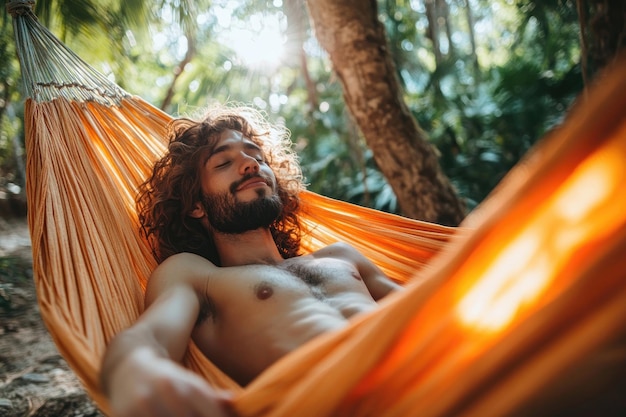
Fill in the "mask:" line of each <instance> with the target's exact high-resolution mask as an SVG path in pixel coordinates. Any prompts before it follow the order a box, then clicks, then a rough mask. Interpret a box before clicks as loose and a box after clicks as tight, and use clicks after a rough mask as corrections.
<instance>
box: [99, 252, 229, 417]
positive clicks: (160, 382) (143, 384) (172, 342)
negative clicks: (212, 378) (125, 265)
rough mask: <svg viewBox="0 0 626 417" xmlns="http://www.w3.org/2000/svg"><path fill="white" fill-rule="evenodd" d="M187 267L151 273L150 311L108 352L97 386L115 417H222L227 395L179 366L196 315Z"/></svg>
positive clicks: (196, 303) (197, 306)
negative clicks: (180, 416)
mask: <svg viewBox="0 0 626 417" xmlns="http://www.w3.org/2000/svg"><path fill="white" fill-rule="evenodd" d="M188 265H189V263H183V262H176V260H175V259H172V260H171V261H170V260H169V259H168V261H166V262H164V263H163V264H162V265H161V266H160V267H159V268H157V270H155V273H154V274H153V276H152V277H151V279H150V284H149V287H148V291H147V296H146V303H147V304H148V305H149V307H148V308H147V309H146V311H145V312H144V313H143V314H142V315H141V317H140V318H139V319H138V321H137V322H136V323H135V324H134V325H133V326H131V327H130V328H128V329H127V330H125V331H123V332H121V333H120V334H119V335H117V336H116V337H115V338H114V339H113V341H112V342H111V343H110V344H109V346H108V347H107V351H106V354H105V357H104V361H103V363H102V371H101V382H102V387H103V389H104V391H105V394H106V395H107V397H108V399H109V401H110V407H111V410H112V412H113V415H114V416H115V417H127V416H128V417H130V416H137V417H141V416H146V417H147V416H155V415H159V416H161V415H163V416H169V415H171V416H179V415H194V416H202V417H210V416H224V415H226V414H225V405H226V402H227V399H228V396H227V395H226V394H224V393H218V392H217V391H214V390H213V389H212V388H211V387H210V386H209V385H208V384H207V383H206V382H205V381H204V380H203V379H202V378H200V377H199V376H197V375H196V374H194V373H192V372H191V371H189V370H187V369H185V368H183V367H182V366H180V365H179V364H178V362H180V361H181V360H182V358H183V356H184V354H185V351H186V349H187V345H188V343H189V340H190V337H191V332H192V330H193V327H194V325H195V322H196V319H197V316H198V312H199V310H200V301H199V298H198V295H197V293H196V291H195V289H194V288H193V286H192V285H191V284H189V283H186V282H185V275H189V273H190V271H189V270H188V268H187V266H188ZM172 277H174V279H172ZM187 281H189V282H190V280H187Z"/></svg>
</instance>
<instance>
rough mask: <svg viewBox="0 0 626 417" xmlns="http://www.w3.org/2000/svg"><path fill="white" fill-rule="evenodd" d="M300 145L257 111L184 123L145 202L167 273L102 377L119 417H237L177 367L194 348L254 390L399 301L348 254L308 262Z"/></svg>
mask: <svg viewBox="0 0 626 417" xmlns="http://www.w3.org/2000/svg"><path fill="white" fill-rule="evenodd" d="M287 143H288V135H287V133H286V131H285V130H281V129H278V128H276V127H274V126H270V125H268V124H267V123H266V122H265V121H264V120H263V119H262V118H261V117H260V116H259V115H258V114H257V113H255V112H254V111H252V110H250V109H245V108H239V109H226V108H222V109H217V110H214V111H213V112H210V113H208V114H207V115H206V116H205V118H204V119H203V120H202V121H201V122H194V121H192V120H189V119H179V120H177V121H175V122H174V123H173V130H172V140H171V142H170V145H169V149H168V153H167V154H166V155H165V156H164V157H163V158H162V159H161V160H160V161H158V162H157V163H156V164H155V167H154V170H153V173H152V176H151V177H150V178H149V179H148V180H147V181H146V183H144V184H143V185H142V187H141V189H140V194H139V197H138V208H139V219H140V222H141V224H142V230H143V232H144V233H145V235H146V237H147V238H148V239H149V240H150V242H151V244H152V247H153V250H154V253H155V256H156V257H157V259H158V260H159V261H160V262H161V263H160V265H159V266H158V267H157V268H156V269H155V271H154V272H153V274H152V276H151V277H150V280H149V283H148V287H147V290H146V311H145V312H144V313H143V314H142V316H141V317H140V318H139V320H138V321H137V323H136V324H134V325H133V326H132V327H130V328H129V329H127V330H125V331H123V332H122V333H120V334H119V335H118V336H117V337H116V338H115V339H114V340H113V341H112V343H111V344H110V345H109V347H108V349H107V353H106V355H105V358H104V362H103V366H102V384H103V388H104V390H105V392H106V393H107V395H108V397H109V399H110V404H111V408H112V410H113V412H114V413H115V415H116V416H119V417H123V416H134V417H140V416H188V415H189V416H207V417H208V416H213V415H225V413H226V412H227V411H228V407H227V404H228V398H229V396H228V393H220V392H216V391H215V390H213V389H212V388H211V387H209V386H208V385H207V384H206V383H205V382H204V381H203V380H202V379H201V378H199V377H198V376H197V375H195V374H193V373H192V372H190V371H188V370H186V369H184V368H183V367H182V366H180V365H179V364H178V363H179V362H180V361H181V360H182V358H183V356H184V354H185V351H186V349H187V346H188V342H189V339H190V338H192V339H193V340H194V342H195V343H196V344H197V346H198V347H199V348H200V350H201V351H202V352H203V353H204V354H205V355H206V356H207V357H208V358H209V359H210V360H211V361H213V362H214V363H215V364H216V365H217V366H218V367H219V368H220V369H221V370H222V371H224V372H225V373H226V374H227V375H229V376H230V377H232V378H233V379H234V380H235V381H237V382H238V383H240V384H241V385H245V384H247V383H249V382H250V381H251V380H253V379H254V378H255V377H256V376H258V375H259V374H260V373H261V372H263V370H265V369H266V368H267V367H269V366H270V365H271V364H273V363H274V362H275V361H276V360H278V359H279V358H281V357H282V356H284V355H286V354H288V353H289V352H291V351H293V350H294V349H297V348H298V347H299V346H301V345H303V344H304V343H306V342H308V341H309V340H311V339H313V338H314V337H316V336H318V335H320V334H323V333H326V332H329V331H334V330H337V329H341V328H343V327H344V326H346V324H347V323H348V320H349V319H350V318H351V317H353V316H355V315H356V314H359V313H363V312H368V311H371V310H373V309H375V308H376V305H377V304H376V300H378V299H380V298H382V297H384V296H385V295H387V294H388V293H389V292H391V291H393V290H396V289H398V288H400V287H399V286H398V285H397V284H395V283H393V282H392V281H391V280H389V279H388V278H387V277H385V276H384V274H383V273H382V272H381V271H380V270H379V269H378V268H377V267H376V266H374V265H373V264H372V263H371V262H369V261H368V260H367V259H366V258H365V257H364V256H363V255H361V254H360V253H359V252H357V251H356V250H355V249H354V248H352V247H350V246H348V245H346V244H334V245H331V246H328V247H326V248H324V249H322V250H319V251H318V252H315V253H312V254H308V255H301V254H299V244H300V236H301V234H302V233H303V231H302V227H301V225H300V223H299V221H298V210H299V208H300V206H299V200H298V194H299V192H300V191H301V189H302V181H301V172H300V168H299V166H298V164H297V160H296V157H295V155H294V154H293V153H291V152H290V150H289V148H288V147H287Z"/></svg>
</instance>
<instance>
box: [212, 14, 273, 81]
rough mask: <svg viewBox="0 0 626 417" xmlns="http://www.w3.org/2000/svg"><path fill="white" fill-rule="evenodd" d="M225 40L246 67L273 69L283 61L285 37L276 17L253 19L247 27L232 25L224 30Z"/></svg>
mask: <svg viewBox="0 0 626 417" xmlns="http://www.w3.org/2000/svg"><path fill="white" fill-rule="evenodd" d="M223 37H224V42H225V44H226V45H227V46H229V47H230V48H232V49H233V51H234V52H235V54H236V55H237V59H239V60H240V61H241V63H242V64H243V65H245V66H246V67H249V68H252V69H255V70H267V71H271V70H274V69H276V68H277V67H278V66H279V65H280V64H281V62H282V59H283V54H284V45H285V39H284V37H283V35H282V34H281V31H280V22H279V21H278V19H277V18H276V17H273V16H264V17H263V21H261V19H260V18H259V19H252V22H250V25H249V26H247V27H245V28H235V27H232V26H231V27H230V28H229V29H228V30H225V31H224V32H223Z"/></svg>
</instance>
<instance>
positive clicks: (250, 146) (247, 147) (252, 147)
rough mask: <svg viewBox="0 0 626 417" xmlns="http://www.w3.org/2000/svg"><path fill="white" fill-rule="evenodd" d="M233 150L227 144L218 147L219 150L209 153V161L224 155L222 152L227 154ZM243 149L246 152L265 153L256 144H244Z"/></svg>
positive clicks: (231, 146) (230, 145)
mask: <svg viewBox="0 0 626 417" xmlns="http://www.w3.org/2000/svg"><path fill="white" fill-rule="evenodd" d="M232 148H233V145H232V144H230V143H229V144H225V145H222V146H218V147H217V148H215V149H213V151H212V152H211V153H209V156H208V157H207V161H208V160H209V159H211V158H213V157H214V156H215V155H217V154H219V153H222V152H226V151H229V150H230V149H232ZM243 148H244V150H253V151H258V152H261V153H263V150H262V149H261V148H260V147H259V145H257V144H256V143H254V142H247V141H246V142H243Z"/></svg>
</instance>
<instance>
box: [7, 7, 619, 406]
mask: <svg viewBox="0 0 626 417" xmlns="http://www.w3.org/2000/svg"><path fill="white" fill-rule="evenodd" d="M14 28H15V37H16V43H17V49H18V51H19V55H20V60H21V65H22V71H23V77H24V80H25V88H26V92H27V94H28V96H29V99H28V100H27V102H26V108H25V123H26V145H27V173H28V178H27V193H28V202H29V218H28V220H29V227H30V233H31V238H32V243H33V268H34V275H35V281H36V286H37V292H38V298H39V303H40V307H41V313H42V317H43V319H44V320H45V323H46V325H47V327H48V329H49V331H50V333H51V335H52V337H53V339H54V341H55V343H56V344H57V346H58V348H59V351H60V352H61V354H62V355H63V356H64V358H65V359H66V360H67V361H68V363H69V365H70V366H71V367H72V369H73V370H74V371H75V372H76V374H77V375H78V377H79V378H80V379H81V380H82V382H83V384H84V386H85V388H86V389H87V391H88V392H89V394H90V395H91V396H92V397H93V398H94V400H95V401H96V402H97V403H98V405H99V406H100V407H101V408H102V410H103V411H105V412H106V411H107V410H108V406H107V403H106V400H105V399H104V397H103V395H102V393H101V392H100V389H99V386H98V377H97V376H98V371H99V365H100V360H101V357H102V355H103V353H104V350H105V347H106V344H107V343H108V341H110V340H111V338H112V337H113V336H114V335H115V334H116V333H117V332H119V331H120V330H122V329H124V328H126V327H127V326H129V325H130V324H131V323H133V321H134V320H135V319H136V318H137V317H138V315H139V314H140V313H141V311H142V309H143V291H144V288H145V285H146V280H147V277H148V276H149V274H150V271H151V270H152V269H153V268H154V267H155V265H156V264H155V261H154V259H153V257H152V255H151V252H150V249H149V248H148V246H147V244H146V242H145V241H143V240H142V239H141V237H140V236H139V234H138V227H137V226H138V224H137V217H136V213H135V211H134V195H135V191H136V188H137V185H138V184H139V183H141V182H142V181H143V179H144V178H146V177H147V175H148V174H149V172H150V169H151V166H152V163H153V161H155V160H156V159H157V158H158V157H159V156H160V155H161V154H162V152H163V151H164V149H165V144H164V141H165V140H166V132H167V125H168V123H169V121H170V120H171V117H170V116H168V115H166V114H165V113H163V112H161V111H160V110H158V109H156V108H155V107H153V106H152V105H150V104H149V103H147V102H145V101H144V100H142V99H141V98H140V97H136V96H132V95H130V94H128V93H126V92H125V91H123V90H121V89H120V88H119V87H118V86H116V85H115V84H114V83H112V82H110V81H108V80H107V79H106V78H105V77H103V76H102V75H100V74H98V73H97V72H96V71H95V70H93V69H92V68H90V67H89V66H88V65H87V64H85V63H84V62H83V61H82V60H80V58H78V57H77V56H76V55H74V54H73V53H72V52H71V51H69V50H68V49H67V48H66V47H65V46H63V45H62V44H61V43H60V42H59V41H58V40H56V38H54V36H52V35H51V34H50V32H48V31H47V30H46V29H45V28H44V27H43V26H41V25H40V24H39V23H38V22H37V21H36V19H35V18H34V16H33V15H32V13H31V12H30V11H27V10H25V11H23V12H21V13H17V15H16V16H15V19H14ZM624 108H626V79H625V78H624V76H623V75H621V74H620V73H619V72H614V73H613V74H612V75H610V76H607V78H606V79H605V80H603V82H602V85H600V86H599V88H597V89H596V90H595V91H594V92H593V94H591V95H590V97H589V99H588V100H586V102H585V103H584V105H579V107H578V108H577V109H575V111H573V112H572V113H571V115H570V117H569V118H568V120H567V122H566V123H565V124H564V125H563V126H562V127H561V128H559V129H558V130H557V131H555V132H553V133H552V134H551V135H550V136H549V137H547V138H546V139H545V140H543V141H542V143H541V144H540V146H538V147H536V148H535V149H534V150H533V151H532V152H531V153H530V154H529V155H528V156H527V157H526V158H525V160H524V161H523V162H522V163H520V164H519V165H518V166H517V167H515V168H514V169H513V170H512V171H511V173H510V174H509V175H508V176H507V177H506V178H505V180H504V181H502V183H501V184H500V186H499V187H498V189H497V190H496V191H495V192H494V193H493V194H492V195H491V196H490V197H489V199H487V201H486V202H485V203H484V204H482V205H481V207H479V208H478V209H477V210H475V212H473V213H472V214H471V215H470V216H469V217H468V219H467V221H466V222H465V223H464V224H463V227H461V228H448V227H443V226H439V225H435V224H429V223H424V222H419V221H415V220H411V219H406V218H403V217H399V216H394V215H390V214H386V213H382V212H378V211H374V210H371V209H366V208H362V207H358V206H354V205H351V204H348V203H345V202H341V201H336V200H332V199H329V198H326V197H323V196H320V195H317V194H314V193H310V192H304V193H303V195H302V198H303V204H304V209H305V213H304V215H303V221H304V223H305V224H306V225H307V227H308V229H309V230H310V232H309V233H308V234H307V235H306V236H305V238H304V242H303V248H304V249H305V250H306V251H314V250H316V249H319V248H320V247H323V246H325V245H327V244H329V243H333V242H336V241H346V242H349V243H351V244H352V245H354V246H355V247H357V248H358V249H359V250H361V251H362V252H363V253H364V254H365V255H366V256H368V257H369V258H370V259H371V260H372V261H374V262H375V263H376V264H378V265H379V266H380V267H381V268H382V269H383V270H384V271H385V272H386V273H387V274H389V276H390V277H392V278H393V279H395V280H397V281H398V282H401V283H405V284H406V290H405V291H402V292H400V293H396V294H393V295H391V296H389V297H387V298H386V299H384V300H383V302H382V303H381V308H380V309H379V310H377V311H376V312H373V313H371V314H367V315H363V316H360V317H358V318H356V319H355V320H354V321H353V322H352V324H351V325H350V326H349V327H347V328H346V329H343V330H341V331H338V332H335V333H330V334H326V335H323V336H321V337H319V338H317V339H315V340H313V341H311V342H309V343H308V344H306V345H305V346H303V347H302V348H300V349H298V350H297V351H296V352H294V353H292V354H290V355H288V356H286V357H284V358H282V359H281V360H279V361H278V362H277V363H276V364H275V365H273V366H272V367H270V368H269V369H268V370H267V371H266V372H264V373H263V374H262V375H261V376H259V377H258V378H257V379H256V380H255V381H253V382H252V383H251V384H250V385H249V386H247V387H245V388H242V387H240V386H238V385H237V384H236V383H234V382H233V381H232V380H231V379H230V378H228V377H227V376H226V375H225V374H223V373H222V372H221V371H220V370H219V369H217V368H216V367H215V366H214V365H213V364H211V362H210V361H208V360H207V359H206V358H204V356H203V355H202V354H201V353H200V352H199V351H198V349H197V348H196V347H195V346H194V345H193V344H191V345H190V349H189V353H188V355H187V357H186V364H187V365H188V366H189V367H190V368H191V369H193V370H195V371H196V372H198V373H199V374H201V375H203V376H204V377H205V378H206V379H207V380H208V381H209V382H210V383H211V384H212V385H214V386H216V387H221V388H227V389H232V390H234V391H235V393H236V398H235V404H234V405H235V408H236V410H237V411H238V412H239V413H240V414H241V415H242V416H299V417H301V416H311V417H313V416H407V415H416V414H419V415H420V416H443V415H459V416H490V415H494V416H496V415H509V414H514V413H516V412H520V410H527V409H531V408H532V407H533V406H536V404H537V402H538V401H540V400H541V399H542V398H545V395H546V394H545V393H546V392H548V393H549V392H550V389H549V388H550V386H551V384H553V383H555V382H556V381H558V380H559V378H562V376H563V375H566V374H567V372H568V371H569V370H571V369H572V368H575V367H576V366H578V364H580V363H584V362H585V358H588V357H589V355H592V354H594V352H595V353H597V352H599V351H600V350H601V349H605V348H607V347H611V346H613V345H614V344H615V343H616V340H619V338H620V337H623V335H624V331H625V329H624V323H625V322H626V281H625V278H626V272H625V271H626V257H625V256H624V254H625V253H626V233H625V231H626V192H624V184H625V183H626V163H625V161H626V117H625V116H624V110H623V109H624ZM529 407H530V408H529Z"/></svg>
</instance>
